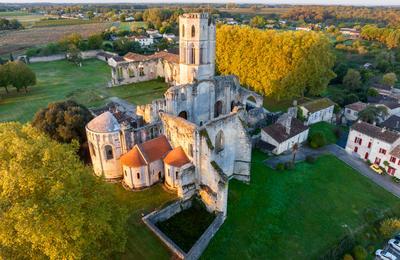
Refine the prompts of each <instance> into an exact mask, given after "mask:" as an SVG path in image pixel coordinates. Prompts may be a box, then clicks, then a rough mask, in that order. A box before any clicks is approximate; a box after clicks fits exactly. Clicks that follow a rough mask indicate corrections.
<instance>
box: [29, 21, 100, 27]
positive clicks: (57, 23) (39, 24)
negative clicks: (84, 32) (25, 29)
mask: <svg viewBox="0 0 400 260" xmlns="http://www.w3.org/2000/svg"><path fill="white" fill-rule="evenodd" d="M92 23H101V22H98V21H95V20H82V19H57V20H40V21H36V22H35V23H34V24H33V27H53V26H65V25H80V24H92Z"/></svg>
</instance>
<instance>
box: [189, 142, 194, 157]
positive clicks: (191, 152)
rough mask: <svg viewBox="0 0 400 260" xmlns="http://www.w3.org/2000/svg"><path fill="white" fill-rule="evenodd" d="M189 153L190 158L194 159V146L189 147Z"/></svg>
mask: <svg viewBox="0 0 400 260" xmlns="http://www.w3.org/2000/svg"><path fill="white" fill-rule="evenodd" d="M188 152H189V156H190V157H193V145H192V144H189V146H188Z"/></svg>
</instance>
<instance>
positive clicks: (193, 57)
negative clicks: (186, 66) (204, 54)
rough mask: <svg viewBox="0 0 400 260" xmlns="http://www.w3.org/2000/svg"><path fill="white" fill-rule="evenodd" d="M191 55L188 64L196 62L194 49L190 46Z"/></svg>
mask: <svg viewBox="0 0 400 260" xmlns="http://www.w3.org/2000/svg"><path fill="white" fill-rule="evenodd" d="M191 54H192V57H191V62H190V64H196V49H195V48H194V47H192V52H191Z"/></svg>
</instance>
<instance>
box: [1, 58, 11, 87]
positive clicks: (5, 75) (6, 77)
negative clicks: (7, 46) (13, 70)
mask: <svg viewBox="0 0 400 260" xmlns="http://www.w3.org/2000/svg"><path fill="white" fill-rule="evenodd" d="M9 85H10V72H9V65H7V64H4V65H0V88H5V90H6V92H7V93H8V86H9Z"/></svg>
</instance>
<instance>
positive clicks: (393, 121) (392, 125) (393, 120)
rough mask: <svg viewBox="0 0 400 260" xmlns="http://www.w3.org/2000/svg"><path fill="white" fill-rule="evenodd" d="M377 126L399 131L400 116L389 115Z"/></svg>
mask: <svg viewBox="0 0 400 260" xmlns="http://www.w3.org/2000/svg"><path fill="white" fill-rule="evenodd" d="M379 126H381V127H386V128H387V129H390V130H393V131H397V132H400V116H396V115H393V116H390V117H389V118H388V119H386V120H385V121H383V122H382V123H381V124H380V125H379Z"/></svg>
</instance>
